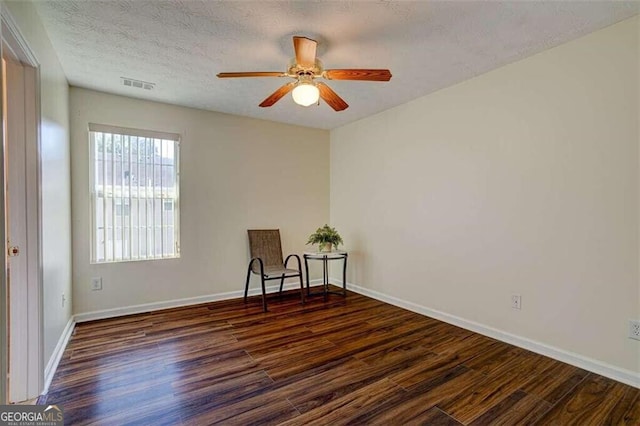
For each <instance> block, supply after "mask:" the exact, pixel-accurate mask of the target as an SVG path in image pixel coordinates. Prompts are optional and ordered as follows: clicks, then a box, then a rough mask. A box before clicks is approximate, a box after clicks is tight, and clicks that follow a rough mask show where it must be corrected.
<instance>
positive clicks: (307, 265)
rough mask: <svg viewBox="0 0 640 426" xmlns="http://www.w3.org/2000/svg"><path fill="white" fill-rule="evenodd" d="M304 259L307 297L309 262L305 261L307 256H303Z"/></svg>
mask: <svg viewBox="0 0 640 426" xmlns="http://www.w3.org/2000/svg"><path fill="white" fill-rule="evenodd" d="M303 257H304V270H305V272H306V275H307V296H309V294H310V290H309V262H308V261H307V256H303Z"/></svg>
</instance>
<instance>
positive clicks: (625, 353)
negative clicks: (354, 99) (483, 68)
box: [330, 17, 640, 374]
mask: <svg viewBox="0 0 640 426" xmlns="http://www.w3.org/2000/svg"><path fill="white" fill-rule="evenodd" d="M639 31H640V26H639V21H638V18H637V17H636V18H633V19H630V20H627V21H624V22H622V23H620V24H617V25H614V26H611V27H609V28H606V29H604V30H601V31H598V32H596V33H593V34H591V35H588V36H586V37H583V38H580V39H578V40H575V41H572V42H570V43H567V44H565V45H562V46H559V47H557V48H554V49H551V50H548V51H546V52H543V53H541V54H538V55H535V56H533V57H530V58H528V59H525V60H522V61H520V62H517V63H514V64H511V65H508V66H505V67H502V68H500V69H497V70H494V71H492V72H489V73H487V74H485V75H482V76H479V77H477V78H474V79H472V80H469V81H466V82H464V83H461V84H458V85H456V86H453V87H450V88H447V89H445V90H441V91H439V92H436V93H433V94H431V95H428V96H425V97H422V98H419V99H417V100H415V101H412V102H410V103H408V104H405V105H402V106H399V107H396V108H394V109H391V110H388V111H385V112H383V113H380V114H378V115H376V116H372V117H369V118H366V119H363V120H360V121H358V122H355V123H352V124H349V125H346V126H344V127H341V128H339V129H336V130H333V131H332V132H331V199H330V201H331V204H330V205H331V223H332V225H334V226H336V227H337V229H338V230H339V231H340V232H342V233H343V237H344V240H345V243H346V246H347V248H348V249H349V250H350V251H351V255H350V267H349V268H350V269H349V281H350V282H352V283H354V284H357V285H360V286H363V287H365V288H367V289H370V290H374V291H378V292H381V293H383V294H386V295H389V296H393V297H396V298H399V299H402V300H405V301H411V302H414V303H417V304H418V305H421V306H423V307H427V308H429V309H434V310H438V311H442V312H445V313H447V314H449V315H455V316H458V317H461V318H463V319H465V320H468V321H475V322H478V323H480V324H482V325H484V326H487V327H493V328H495V329H498V330H501V331H504V332H507V333H512V334H515V335H518V336H521V337H524V338H526V339H532V340H534V341H537V342H540V343H543V344H546V345H550V346H552V347H555V348H558V349H561V350H564V351H569V352H571V353H574V354H579V355H581V356H584V357H588V358H589V359H591V360H596V361H599V362H602V363H605V364H609V365H612V366H615V367H616V368H619V369H622V370H626V371H631V372H632V374H633V372H640V342H638V341H633V340H631V339H629V338H627V326H628V320H629V319H631V318H636V319H640V286H639V276H638V267H639V263H638V255H639V248H638V243H639V239H638V232H639V226H638V225H639V210H638V202H639V198H638V190H639V185H638V184H639V175H638V158H639V157H638V156H639V152H638V144H639V133H638V117H639V110H638V93H639V91H638V78H639V73H638V71H639V69H638V61H639V57H638V56H639V55H638V48H639V43H638V34H639ZM425 72H426V73H428V72H429V70H428V69H426V70H425ZM512 294H520V295H522V310H520V311H518V310H514V309H512V308H511V300H510V297H511V295H512Z"/></svg>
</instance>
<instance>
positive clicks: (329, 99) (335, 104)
mask: <svg viewBox="0 0 640 426" xmlns="http://www.w3.org/2000/svg"><path fill="white" fill-rule="evenodd" d="M316 86H318V90H319V91H320V97H321V98H322V99H323V100H324V101H325V102H326V103H327V104H329V106H330V107H331V108H333V109H334V110H336V111H342V110H345V109H347V108H349V104H347V103H346V102H345V101H344V99H342V98H341V97H340V96H338V94H337V93H336V92H334V91H333V89H331V87H329V86H327V85H326V84H324V83H316Z"/></svg>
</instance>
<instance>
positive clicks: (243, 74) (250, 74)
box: [217, 71, 288, 78]
mask: <svg viewBox="0 0 640 426" xmlns="http://www.w3.org/2000/svg"><path fill="white" fill-rule="evenodd" d="M287 76H288V75H287V73H286V72H279V71H273V72H272V71H268V72H263V71H260V72H221V73H219V74H218V75H217V77H218V78H230V77H287Z"/></svg>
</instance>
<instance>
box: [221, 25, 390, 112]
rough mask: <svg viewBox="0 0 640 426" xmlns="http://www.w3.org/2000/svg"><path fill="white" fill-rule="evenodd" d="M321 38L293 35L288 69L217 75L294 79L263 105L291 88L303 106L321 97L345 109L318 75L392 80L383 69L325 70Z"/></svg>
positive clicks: (266, 105) (333, 106)
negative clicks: (318, 50)
mask: <svg viewBox="0 0 640 426" xmlns="http://www.w3.org/2000/svg"><path fill="white" fill-rule="evenodd" d="M317 46H318V42H317V41H315V40H312V39H310V38H307V37H300V36H294V37H293V49H294V51H295V54H296V56H295V58H293V59H292V60H291V63H290V65H289V68H288V70H287V72H277V71H275V72H221V73H219V74H218V78H230V77H290V78H293V79H294V80H295V81H292V82H290V83H287V84H285V85H284V86H281V87H280V88H279V89H278V90H276V91H275V92H273V93H272V94H271V95H269V96H268V97H267V98H266V99H265V100H264V101H262V103H261V104H260V106H261V107H270V106H271V105H273V104H275V103H276V102H278V101H279V100H280V99H282V97H283V96H284V95H286V94H287V93H289V92H291V91H293V92H292V94H291V95H292V97H293V100H294V101H295V102H296V103H297V104H299V105H302V106H309V105H313V104H315V103H317V102H318V98H322V99H323V100H324V101H325V102H326V103H327V104H329V106H330V107H331V108H333V109H334V110H336V111H342V110H345V109H347V108H348V107H349V105H348V104H347V103H346V102H345V101H344V100H343V99H342V98H341V97H340V96H338V94H337V93H336V92H334V91H333V90H332V89H331V88H330V87H329V86H327V85H326V84H324V83H322V82H320V81H316V79H317V78H324V79H326V80H360V81H389V80H390V79H391V72H390V71H389V70H383V69H330V70H325V69H324V68H323V66H322V62H320V60H319V59H318V58H317V57H316V47H317Z"/></svg>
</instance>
